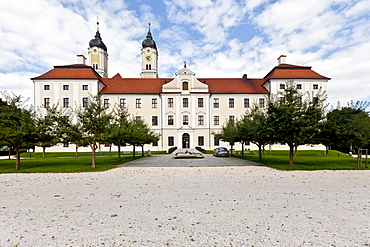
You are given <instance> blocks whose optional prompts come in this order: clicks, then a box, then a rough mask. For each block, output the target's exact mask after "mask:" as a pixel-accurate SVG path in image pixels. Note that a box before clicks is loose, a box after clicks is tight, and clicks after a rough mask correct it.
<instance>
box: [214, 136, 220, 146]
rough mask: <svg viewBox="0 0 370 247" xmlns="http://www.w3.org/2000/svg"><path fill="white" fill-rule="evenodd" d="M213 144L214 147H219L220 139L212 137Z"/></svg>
mask: <svg viewBox="0 0 370 247" xmlns="http://www.w3.org/2000/svg"><path fill="white" fill-rule="evenodd" d="M213 144H214V145H215V146H220V139H219V138H218V137H217V136H215V137H214V139H213Z"/></svg>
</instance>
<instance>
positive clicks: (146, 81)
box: [100, 74, 268, 94]
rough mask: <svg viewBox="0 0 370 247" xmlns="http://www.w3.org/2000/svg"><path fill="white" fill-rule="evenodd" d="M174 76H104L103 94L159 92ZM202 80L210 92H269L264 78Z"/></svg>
mask: <svg viewBox="0 0 370 247" xmlns="http://www.w3.org/2000/svg"><path fill="white" fill-rule="evenodd" d="M172 80H173V78H122V77H121V75H120V74H117V75H115V76H114V77H112V78H103V79H102V81H103V83H104V84H105V85H106V87H105V88H104V89H103V90H102V91H101V92H100V93H102V94H158V93H161V92H162V85H163V84H165V83H168V82H170V81H172ZM198 80H199V81H200V82H202V83H205V84H207V85H208V88H209V91H210V93H253V94H255V93H262V94H263V93H268V91H267V90H266V89H265V88H264V87H262V84H263V83H264V80H263V79H243V78H201V79H198Z"/></svg>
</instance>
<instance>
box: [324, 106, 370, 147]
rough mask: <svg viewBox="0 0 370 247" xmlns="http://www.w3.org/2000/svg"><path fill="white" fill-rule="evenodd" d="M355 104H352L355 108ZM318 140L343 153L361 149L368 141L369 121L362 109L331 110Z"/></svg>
mask: <svg viewBox="0 0 370 247" xmlns="http://www.w3.org/2000/svg"><path fill="white" fill-rule="evenodd" d="M356 105H357V104H352V106H356ZM319 140H320V141H321V143H322V144H324V145H325V146H326V147H327V150H328V149H329V147H333V148H335V149H338V150H340V151H343V152H349V151H352V149H354V148H362V147H364V146H366V145H368V143H369V141H370V119H369V115H368V113H367V112H365V111H364V108H361V107H360V108H359V107H354V108H352V107H350V106H347V107H340V106H338V107H337V108H336V109H333V110H331V111H330V112H329V113H328V114H327V116H326V119H325V121H324V122H323V124H322V128H321V132H320V136H319Z"/></svg>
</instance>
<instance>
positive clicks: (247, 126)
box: [216, 81, 370, 165]
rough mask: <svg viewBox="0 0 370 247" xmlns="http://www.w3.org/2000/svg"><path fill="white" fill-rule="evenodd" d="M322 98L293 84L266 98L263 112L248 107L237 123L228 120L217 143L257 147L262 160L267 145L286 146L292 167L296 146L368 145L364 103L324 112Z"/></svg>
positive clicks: (342, 147) (368, 124)
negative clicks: (298, 88)
mask: <svg viewBox="0 0 370 247" xmlns="http://www.w3.org/2000/svg"><path fill="white" fill-rule="evenodd" d="M325 102H326V95H325V94H324V93H322V92H319V93H317V94H316V95H314V96H312V95H307V94H302V93H300V91H299V90H297V88H296V86H295V84H294V82H293V81H287V87H286V88H285V90H284V91H283V92H281V93H280V94H278V95H270V98H269V99H268V105H267V110H265V109H260V108H259V107H258V106H256V105H254V106H252V108H251V110H250V111H249V112H246V114H245V115H244V116H243V117H242V118H241V119H240V120H239V121H233V120H229V121H228V122H227V123H226V124H225V125H224V126H223V129H222V131H221V132H220V133H218V134H216V135H217V136H218V137H219V138H220V139H221V140H223V141H226V142H229V143H230V145H231V149H233V146H234V144H235V143H236V142H240V143H242V147H243V150H244V144H245V143H247V142H252V143H254V144H255V145H257V146H258V150H259V158H260V159H262V154H263V150H264V147H265V146H266V145H268V144H275V143H284V144H287V145H288V146H289V150H290V151H289V164H290V165H293V158H294V154H295V152H296V151H297V148H298V146H300V145H305V144H323V145H325V146H326V147H327V150H329V149H330V148H334V149H337V150H340V151H344V152H348V151H350V150H352V149H355V148H362V147H365V146H368V145H369V143H370V118H369V114H368V113H367V112H366V111H365V109H366V108H367V107H368V106H369V104H368V103H366V102H365V103H364V102H356V103H353V102H351V103H349V104H348V106H346V107H340V106H339V104H338V107H337V108H336V109H331V110H330V111H329V112H327V110H326V109H327V105H326V103H325ZM242 154H243V153H242Z"/></svg>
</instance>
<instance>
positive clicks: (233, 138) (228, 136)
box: [216, 119, 241, 154]
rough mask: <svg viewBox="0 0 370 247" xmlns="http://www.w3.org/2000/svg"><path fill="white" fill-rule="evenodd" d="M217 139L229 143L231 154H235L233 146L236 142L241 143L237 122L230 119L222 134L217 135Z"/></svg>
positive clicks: (223, 127)
mask: <svg viewBox="0 0 370 247" xmlns="http://www.w3.org/2000/svg"><path fill="white" fill-rule="evenodd" d="M216 137H217V138H219V139H220V140H222V141H224V142H228V143H229V144H230V146H231V149H230V151H231V154H233V146H234V145H235V142H239V141H241V137H240V135H239V130H238V127H237V124H236V122H235V120H234V119H229V120H228V121H227V122H226V124H224V125H223V126H222V130H221V132H220V133H218V134H216Z"/></svg>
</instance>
